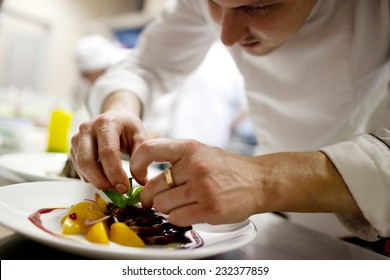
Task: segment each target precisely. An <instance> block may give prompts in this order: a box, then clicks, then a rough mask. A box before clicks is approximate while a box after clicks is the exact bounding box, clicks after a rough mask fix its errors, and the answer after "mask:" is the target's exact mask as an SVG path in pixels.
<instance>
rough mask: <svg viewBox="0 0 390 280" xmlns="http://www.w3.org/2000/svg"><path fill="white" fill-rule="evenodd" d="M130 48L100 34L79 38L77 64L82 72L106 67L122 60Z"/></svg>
mask: <svg viewBox="0 0 390 280" xmlns="http://www.w3.org/2000/svg"><path fill="white" fill-rule="evenodd" d="M129 52H130V50H129V49H126V48H123V47H121V46H119V45H116V44H115V43H112V42H110V41H109V40H107V39H106V38H104V37H103V36H101V35H98V34H92V35H87V36H84V37H82V38H80V39H79V40H78V42H77V43H76V48H75V56H76V62H77V66H78V67H79V69H80V71H81V72H89V71H98V70H102V69H106V68H107V67H110V66H112V65H114V64H116V63H119V62H120V61H122V60H123V59H124V58H125V57H126V56H127V55H128V54H129Z"/></svg>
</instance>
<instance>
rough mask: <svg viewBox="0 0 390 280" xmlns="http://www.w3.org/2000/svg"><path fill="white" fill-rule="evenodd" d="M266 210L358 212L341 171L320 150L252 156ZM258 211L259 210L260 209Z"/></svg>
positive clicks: (261, 198)
mask: <svg viewBox="0 0 390 280" xmlns="http://www.w3.org/2000/svg"><path fill="white" fill-rule="evenodd" d="M256 161H257V164H259V166H260V170H261V171H260V173H261V179H260V180H261V182H262V184H263V186H264V188H263V190H262V193H261V194H260V195H261V196H262V197H259V200H260V201H262V200H264V198H265V201H264V203H265V210H266V211H286V212H334V213H339V212H343V213H358V212H360V210H359V208H358V206H357V204H356V202H355V200H354V199H353V197H352V195H351V193H350V192H349V190H348V188H347V186H346V184H345V182H344V180H343V179H342V177H341V175H340V174H339V172H338V171H337V169H336V168H335V166H334V165H333V163H332V162H331V161H330V160H329V158H328V157H327V156H326V155H325V154H324V153H322V152H305V153H276V154H269V155H264V156H260V157H257V158H256ZM260 212H262V211H260Z"/></svg>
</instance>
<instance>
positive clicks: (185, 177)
mask: <svg viewBox="0 0 390 280" xmlns="http://www.w3.org/2000/svg"><path fill="white" fill-rule="evenodd" d="M153 161H156V162H170V164H171V174H172V179H173V182H174V184H173V185H168V182H167V181H168V180H167V179H166V177H165V174H164V172H163V173H161V174H160V175H157V176H155V177H154V178H151V179H149V180H147V167H148V165H149V164H150V163H152V162H153ZM130 168H131V172H132V174H133V177H134V178H135V179H136V180H137V181H138V182H139V183H140V184H142V185H144V186H145V188H144V190H143V191H142V192H141V202H142V204H143V206H144V207H152V206H154V207H155V208H156V210H157V211H160V212H162V213H166V214H169V219H170V221H171V222H172V223H173V224H176V225H179V226H188V225H192V224H196V223H209V224H224V223H235V222H239V221H243V220H245V219H247V218H248V217H250V216H251V215H253V214H256V213H264V212H275V211H280V212H334V213H359V212H360V209H359V207H358V206H357V204H356V201H355V200H354V199H353V197H352V195H351V193H350V192H349V190H348V188H347V186H346V184H345V182H344V180H343V178H342V177H341V175H340V174H339V172H338V171H337V169H336V168H335V166H334V165H333V163H332V162H331V161H330V159H329V158H328V157H327V156H326V155H325V154H324V153H322V152H320V151H313V152H291V153H287V152H283V153H273V154H267V155H262V156H257V157H250V156H242V155H238V154H234V153H230V152H227V151H224V150H222V149H219V148H215V147H210V146H207V145H204V144H201V143H199V142H196V141H190V140H168V139H154V140H147V141H144V142H143V143H141V144H140V145H139V146H138V147H137V149H136V150H135V151H134V153H133V155H132V157H131V160H130Z"/></svg>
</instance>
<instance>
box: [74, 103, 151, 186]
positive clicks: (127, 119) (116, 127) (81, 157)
mask: <svg viewBox="0 0 390 280" xmlns="http://www.w3.org/2000/svg"><path fill="white" fill-rule="evenodd" d="M146 138H147V137H146V133H145V131H144V128H143V126H142V123H141V120H140V119H139V118H138V116H137V115H135V114H134V113H132V112H129V110H108V111H107V112H105V113H103V114H101V115H99V116H98V117H96V118H94V119H92V120H90V121H87V122H84V123H82V124H81V125H80V129H79V132H78V133H77V134H76V135H74V136H73V137H72V147H71V158H72V162H73V164H74V166H75V169H76V171H77V173H78V174H79V176H80V178H81V179H82V180H83V181H84V182H90V183H91V184H92V185H94V186H95V187H96V188H98V189H101V190H106V189H112V190H117V191H119V192H121V193H125V192H126V191H127V190H128V189H129V187H130V183H129V179H128V176H127V174H126V172H125V171H124V170H123V168H122V162H121V159H120V152H122V153H124V154H127V155H131V153H132V152H133V150H134V149H135V148H136V147H137V146H138V145H139V144H140V143H141V142H142V141H144V140H145V139H146Z"/></svg>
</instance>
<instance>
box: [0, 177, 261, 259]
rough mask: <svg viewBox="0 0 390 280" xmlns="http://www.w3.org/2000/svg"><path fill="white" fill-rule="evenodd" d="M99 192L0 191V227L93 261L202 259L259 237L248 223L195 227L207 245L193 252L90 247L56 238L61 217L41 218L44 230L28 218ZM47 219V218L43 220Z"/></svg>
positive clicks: (50, 186) (54, 187)
mask: <svg viewBox="0 0 390 280" xmlns="http://www.w3.org/2000/svg"><path fill="white" fill-rule="evenodd" d="M96 192H98V193H100V194H101V195H102V196H103V197H105V196H104V194H103V193H101V192H100V191H98V190H97V189H95V188H94V187H92V186H91V185H90V184H85V183H82V182H81V181H67V182H47V181H46V182H29V183H21V184H15V185H9V186H5V187H2V188H0V213H1V215H0V224H3V225H4V226H6V227H8V228H10V229H12V230H14V231H16V232H19V233H21V234H22V235H25V236H26V237H28V238H31V239H33V240H35V241H38V242H41V243H44V244H46V245H48V246H52V247H54V248H57V249H61V250H64V251H67V252H71V253H74V254H79V255H82V256H87V257H90V258H93V259H199V258H205V257H208V256H212V255H216V254H220V253H223V252H227V251H231V250H235V249H238V248H240V247H242V246H244V245H246V244H247V243H249V242H250V241H252V240H253V238H254V237H255V236H256V232H257V231H256V227H255V226H254V224H253V223H252V222H250V221H249V220H246V221H245V222H243V223H239V224H234V225H220V226H210V225H194V227H193V228H194V229H195V231H196V232H197V233H198V234H199V235H200V237H201V238H202V240H203V242H204V244H203V245H202V246H201V247H197V248H191V249H167V248H162V247H154V246H147V247H145V248H133V247H126V246H120V245H118V244H115V243H110V244H109V245H100V244H95V243H90V242H88V241H87V240H86V239H84V238H83V237H82V236H79V238H78V237H75V238H73V237H72V238H70V237H68V236H66V237H65V236H61V235H56V234H53V232H55V233H58V232H59V231H60V228H61V226H60V222H59V219H60V217H61V216H62V214H59V213H57V214H54V213H53V214H51V213H49V214H45V215H42V221H43V226H44V227H45V228H46V229H49V231H50V232H47V231H45V230H42V229H41V228H39V227H37V226H36V225H35V224H33V223H32V222H31V221H30V220H29V216H30V215H31V214H33V213H35V212H36V211H38V210H39V209H42V208H56V207H69V206H71V205H73V204H75V203H77V202H80V201H82V200H84V199H86V198H93V197H94V194H95V193H96ZM43 216H45V217H43Z"/></svg>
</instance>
